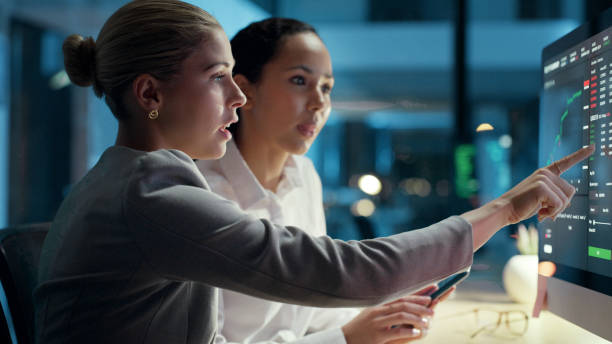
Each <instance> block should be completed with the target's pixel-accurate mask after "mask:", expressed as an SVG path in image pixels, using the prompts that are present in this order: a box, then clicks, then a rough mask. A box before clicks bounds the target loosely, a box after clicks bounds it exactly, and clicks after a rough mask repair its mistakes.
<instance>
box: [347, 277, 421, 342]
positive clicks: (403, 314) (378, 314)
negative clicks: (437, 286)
mask: <svg viewBox="0 0 612 344" xmlns="http://www.w3.org/2000/svg"><path fill="white" fill-rule="evenodd" d="M428 289H429V288H426V289H424V290H428ZM430 302H431V298H430V297H429V296H423V295H410V296H407V297H403V298H401V299H398V300H396V301H393V302H390V303H387V304H384V305H382V306H377V307H371V308H366V309H364V310H363V311H362V312H361V313H360V314H359V315H358V316H356V317H355V318H354V319H353V320H351V321H350V322H349V323H347V324H346V325H344V326H343V327H342V332H343V333H344V337H345V339H346V343H347V344H387V343H393V342H394V341H397V342H398V343H404V342H407V341H410V340H414V339H418V338H421V336H422V335H423V334H424V332H426V330H427V329H428V328H429V321H430V320H429V319H431V317H432V316H433V310H431V309H430V308H428V307H427V305H428V304H429V303H430ZM392 326H393V328H392Z"/></svg>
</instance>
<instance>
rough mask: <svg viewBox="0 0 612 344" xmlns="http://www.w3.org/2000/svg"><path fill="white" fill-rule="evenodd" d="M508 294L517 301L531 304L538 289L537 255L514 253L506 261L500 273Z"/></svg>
mask: <svg viewBox="0 0 612 344" xmlns="http://www.w3.org/2000/svg"><path fill="white" fill-rule="evenodd" d="M502 280H503V282H504V288H505V289H506V293H508V296H510V298H511V299H512V300H514V301H516V302H519V303H529V304H533V303H534V302H535V298H536V294H537V290H538V255H537V254H528V255H520V254H519V255H516V256H514V257H512V258H510V260H509V261H508V263H506V266H504V272H503V274H502Z"/></svg>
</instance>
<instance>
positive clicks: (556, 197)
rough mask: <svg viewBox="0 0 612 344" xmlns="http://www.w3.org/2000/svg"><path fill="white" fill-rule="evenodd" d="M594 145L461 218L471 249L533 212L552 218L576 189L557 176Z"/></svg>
mask: <svg viewBox="0 0 612 344" xmlns="http://www.w3.org/2000/svg"><path fill="white" fill-rule="evenodd" d="M594 151H595V147H594V146H589V147H586V148H582V149H580V150H578V151H577V152H575V153H573V154H570V155H568V156H566V157H565V158H563V159H561V160H558V161H555V162H553V163H552V164H550V165H549V166H546V167H542V168H540V169H538V170H537V171H535V172H534V173H533V174H531V175H530V176H529V177H527V178H525V179H524V180H523V181H522V182H520V183H519V184H518V185H516V186H515V187H513V188H512V189H510V190H509V191H508V192H506V193H505V194H503V195H501V196H500V197H499V198H497V199H495V200H493V201H491V202H489V203H487V204H485V205H483V206H482V207H480V208H477V209H474V210H470V211H468V212H467V213H464V214H462V215H461V217H463V219H465V220H466V221H467V222H469V223H470V224H472V240H473V248H474V251H476V250H477V249H478V248H479V247H481V246H482V245H484V243H485V242H487V240H489V238H491V236H493V234H495V232H497V230H499V229H500V228H502V227H505V226H507V225H509V224H512V223H517V222H519V221H521V220H523V219H526V218H528V217H531V216H532V215H533V214H535V213H537V214H538V218H539V220H540V221H541V220H543V219H545V218H546V217H551V218H553V219H554V218H556V216H557V215H558V214H559V213H560V212H562V211H563V210H564V209H565V208H566V207H567V206H568V205H569V203H570V200H571V199H572V196H573V195H574V193H575V192H576V189H575V188H574V187H573V186H572V185H570V184H569V183H568V182H566V181H565V180H563V179H562V178H561V177H560V176H561V174H562V173H563V172H565V171H567V170H568V169H569V168H571V167H572V166H574V165H575V164H577V163H579V162H580V161H582V160H583V159H586V158H587V157H588V156H589V155H591V154H593V152H594Z"/></svg>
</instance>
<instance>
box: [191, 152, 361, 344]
mask: <svg viewBox="0 0 612 344" xmlns="http://www.w3.org/2000/svg"><path fill="white" fill-rule="evenodd" d="M196 165H197V166H198V168H199V169H200V171H201V172H202V174H204V176H206V180H207V181H208V183H209V185H210V187H211V189H212V191H214V192H215V193H217V194H219V195H221V196H223V197H225V198H227V199H229V200H231V201H234V202H236V203H237V204H238V206H239V207H240V208H241V209H243V210H244V211H246V212H247V213H249V214H252V215H254V216H256V217H259V218H266V219H269V220H271V221H272V222H274V223H277V224H280V225H285V226H297V227H300V228H302V229H303V230H304V231H305V232H306V233H308V234H309V235H312V236H322V235H325V234H326V227H325V214H324V211H323V201H322V194H321V193H322V187H321V180H320V179H319V175H318V174H317V172H316V170H315V168H314V166H313V164H312V162H311V161H310V160H309V159H308V158H306V157H302V156H290V158H289V159H288V161H287V163H286V165H285V168H284V170H283V175H282V179H281V181H280V183H279V185H278V188H277V191H276V193H274V192H272V191H269V190H266V189H264V188H263V187H262V185H261V184H260V183H259V181H258V180H257V178H256V177H255V175H253V173H252V172H251V170H250V169H249V167H248V165H247V164H246V162H245V161H244V159H243V158H242V155H241V154H240V151H239V150H238V148H237V147H236V144H235V143H234V141H230V142H228V144H227V152H226V154H225V156H224V157H223V158H221V159H219V160H202V161H197V162H196ZM358 313H359V311H358V310H356V309H348V308H342V309H338V308H335V309H333V308H314V307H306V306H298V305H290V304H285V303H278V302H272V301H267V300H263V299H260V298H256V297H252V296H248V295H245V294H241V293H237V292H232V291H229V290H220V293H219V312H218V314H219V316H218V331H217V336H216V338H215V343H217V344H221V343H228V342H229V343H303V344H307V343H334V344H336V343H337V344H345V343H346V341H345V339H344V335H343V333H342V330H341V329H340V326H342V325H344V324H346V323H347V322H348V321H350V320H351V319H352V318H353V317H355V316H356V315H357V314H358Z"/></svg>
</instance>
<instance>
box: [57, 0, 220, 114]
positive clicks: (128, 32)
mask: <svg viewBox="0 0 612 344" xmlns="http://www.w3.org/2000/svg"><path fill="white" fill-rule="evenodd" d="M220 27H221V26H220V25H219V23H218V22H217V20H216V19H215V18H214V17H213V16H211V15H210V14H209V13H207V12H206V11H204V10H202V9H201V8H199V7H197V6H194V5H191V4H188V3H185V2H182V1H178V0H135V1H133V2H130V3H128V4H126V5H125V6H123V7H121V8H120V9H118V10H117V11H116V12H115V13H114V14H113V15H112V16H111V17H110V18H108V20H107V21H106V23H105V24H104V26H103V27H102V30H100V33H99V34H98V39H97V41H95V42H94V40H93V38H92V37H87V38H84V37H82V36H79V35H70V36H69V37H68V38H66V40H65V41H64V45H63V51H64V65H65V67H66V72H67V73H68V76H69V77H70V80H71V81H72V82H73V83H75V84H76V85H79V86H84V87H86V86H93V90H94V93H95V94H96V96H98V97H99V98H102V96H104V99H105V101H106V103H107V104H108V107H109V108H110V109H111V111H112V112H113V114H114V115H115V117H117V118H118V119H123V118H126V117H127V113H125V112H126V111H125V109H124V106H123V104H122V101H121V98H122V95H123V93H124V91H125V90H126V88H127V87H128V86H129V85H130V84H131V82H132V81H133V80H134V79H135V78H136V77H137V76H138V75H141V74H144V73H148V74H150V75H152V76H153V77H155V78H157V79H159V80H162V81H167V80H170V79H171V78H172V77H173V76H174V75H175V74H177V72H178V71H179V69H180V65H181V63H182V61H183V60H185V59H186V58H187V57H188V56H189V55H190V54H191V53H192V52H193V51H194V50H195V49H196V47H197V46H198V45H199V44H200V43H201V42H202V41H203V40H205V39H206V37H207V33H208V32H210V30H211V29H212V28H220Z"/></svg>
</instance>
